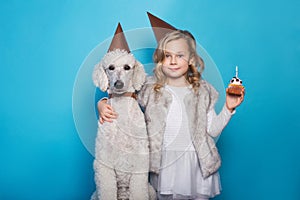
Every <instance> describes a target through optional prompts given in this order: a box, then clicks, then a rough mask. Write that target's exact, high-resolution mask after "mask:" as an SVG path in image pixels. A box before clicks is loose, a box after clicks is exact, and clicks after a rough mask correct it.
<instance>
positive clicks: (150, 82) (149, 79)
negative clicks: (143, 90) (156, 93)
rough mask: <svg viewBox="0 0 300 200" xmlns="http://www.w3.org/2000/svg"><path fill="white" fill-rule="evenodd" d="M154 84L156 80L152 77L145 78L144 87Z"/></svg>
mask: <svg viewBox="0 0 300 200" xmlns="http://www.w3.org/2000/svg"><path fill="white" fill-rule="evenodd" d="M155 83H156V79H155V77H154V76H147V77H146V81H145V85H154V84H155Z"/></svg>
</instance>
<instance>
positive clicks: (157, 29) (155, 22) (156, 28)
mask: <svg viewBox="0 0 300 200" xmlns="http://www.w3.org/2000/svg"><path fill="white" fill-rule="evenodd" d="M147 15H148V18H149V20H150V23H151V26H152V30H153V32H154V35H155V38H156V41H157V42H159V41H160V40H161V39H162V38H163V37H164V36H165V35H166V34H167V33H169V32H171V31H175V30H177V28H175V27H174V26H172V25H170V24H168V23H167V22H165V21H163V20H161V19H159V18H158V17H156V16H154V15H152V14H151V13H149V12H147Z"/></svg>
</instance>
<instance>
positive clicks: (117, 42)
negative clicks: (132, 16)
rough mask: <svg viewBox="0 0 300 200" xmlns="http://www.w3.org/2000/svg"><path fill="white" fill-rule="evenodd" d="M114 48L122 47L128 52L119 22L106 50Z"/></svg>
mask: <svg viewBox="0 0 300 200" xmlns="http://www.w3.org/2000/svg"><path fill="white" fill-rule="evenodd" d="M115 49H123V50H126V51H127V52H128V53H130V50H129V47H128V44H127V41H126V38H125V35H124V33H123V29H122V26H121V24H120V23H118V27H117V29H116V32H115V35H114V37H113V39H112V41H111V43H110V46H109V48H108V52H109V51H113V50H115Z"/></svg>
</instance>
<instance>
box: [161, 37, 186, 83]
mask: <svg viewBox="0 0 300 200" xmlns="http://www.w3.org/2000/svg"><path fill="white" fill-rule="evenodd" d="M164 54H165V57H164V59H163V61H162V65H163V66H162V71H163V72H164V74H165V75H166V77H167V80H170V79H172V80H177V79H178V80H179V79H182V80H183V79H184V80H185V74H186V73H187V71H188V68H189V56H190V53H189V47H188V44H187V42H186V41H185V40H184V39H178V40H173V41H171V42H168V43H167V44H166V47H165V49H164Z"/></svg>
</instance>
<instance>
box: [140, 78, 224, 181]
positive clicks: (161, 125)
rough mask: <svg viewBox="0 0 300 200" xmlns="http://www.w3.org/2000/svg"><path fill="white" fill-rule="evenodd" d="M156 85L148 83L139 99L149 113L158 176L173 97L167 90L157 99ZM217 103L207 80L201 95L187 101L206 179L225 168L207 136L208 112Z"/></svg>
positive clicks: (153, 163) (153, 162) (152, 160)
mask: <svg viewBox="0 0 300 200" xmlns="http://www.w3.org/2000/svg"><path fill="white" fill-rule="evenodd" d="M153 83H154V82H153V80H152V81H148V82H147V83H146V84H145V85H144V88H143V89H142V90H141V91H140V93H139V95H138V98H139V103H140V105H141V106H142V107H144V109H145V110H144V112H145V120H146V124H147V131H148V135H149V145H150V171H151V172H154V173H157V174H158V173H159V170H160V165H161V150H162V142H163V134H164V132H165V126H166V119H167V115H168V111H169V106H170V104H171V102H172V96H171V94H170V93H169V92H168V91H167V90H165V88H161V94H160V95H159V96H157V94H156V93H155V92H154V90H153ZM217 99H218V92H217V91H216V90H215V89H214V88H213V86H211V85H210V84H209V83H207V82H206V81H204V80H201V81H200V88H199V92H198V93H195V92H192V93H190V94H189V95H186V96H185V98H184V103H185V106H186V111H187V115H188V120H189V128H190V133H191V137H192V141H193V145H194V147H195V150H196V152H197V156H198V160H199V163H200V169H201V172H202V175H203V177H204V178H206V177H208V176H210V175H212V174H213V173H215V172H216V171H217V170H218V169H219V167H220V166H221V159H220V156H219V153H218V150H217V148H216V145H215V142H214V139H213V138H212V137H211V136H210V135H208V134H207V112H208V111H209V110H210V109H212V108H213V107H214V105H215V103H216V101H217Z"/></svg>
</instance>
